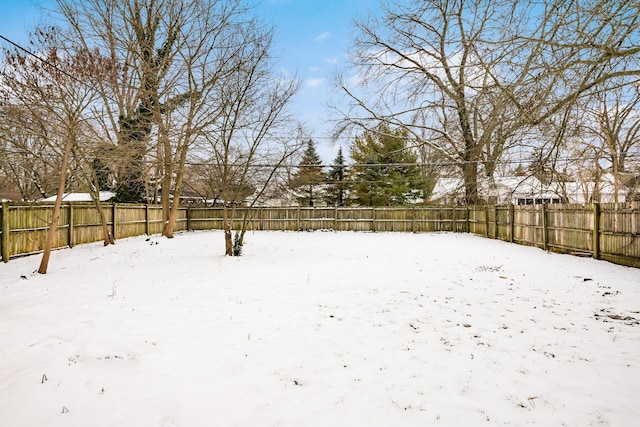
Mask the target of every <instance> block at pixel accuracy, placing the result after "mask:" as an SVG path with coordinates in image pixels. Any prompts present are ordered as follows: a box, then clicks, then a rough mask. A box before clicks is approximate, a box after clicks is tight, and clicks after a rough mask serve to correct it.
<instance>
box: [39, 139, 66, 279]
mask: <svg viewBox="0 0 640 427" xmlns="http://www.w3.org/2000/svg"><path fill="white" fill-rule="evenodd" d="M73 144H74V137H73V136H69V139H67V143H66V144H65V147H64V154H63V155H62V166H61V167H60V178H59V179H58V194H57V196H56V202H55V204H54V205H53V215H52V218H51V225H49V231H48V232H47V240H46V241H45V244H44V252H43V254H42V260H41V261H40V267H39V268H38V273H40V274H47V267H48V266H49V257H50V256H51V249H52V247H53V239H54V238H55V236H56V230H57V228H58V221H59V220H60V207H61V205H62V197H63V196H64V187H65V185H66V183H67V169H68V165H69V154H70V153H71V148H72V147H73Z"/></svg>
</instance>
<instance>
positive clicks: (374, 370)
mask: <svg viewBox="0 0 640 427" xmlns="http://www.w3.org/2000/svg"><path fill="white" fill-rule="evenodd" d="M223 249H224V248H223V237H222V234H220V232H202V233H186V234H181V235H178V236H177V237H176V238H175V239H173V240H167V239H163V238H160V237H153V238H151V239H150V240H146V239H145V238H144V237H141V238H133V239H129V240H121V241H119V242H118V243H117V244H116V245H115V246H112V247H107V248H104V247H102V246H101V245H99V244H90V245H85V246H79V247H76V248H74V249H72V250H62V251H56V252H54V253H53V254H52V259H51V263H50V267H49V274H47V275H46V276H42V275H37V274H33V273H32V272H33V271H34V270H36V269H37V266H38V263H39V261H40V257H39V256H35V257H28V258H21V259H16V260H12V261H11V262H10V263H8V264H3V265H0V425H2V426H12V427H13V426H45V425H46V426H367V427H370V426H403V427H404V426H431V425H442V426H474V425H515V426H517V425H531V424H535V425H540V426H562V425H566V426H588V425H610V426H616V427H617V426H636V425H638V422H639V420H640V405H638V397H640V325H639V324H638V321H637V320H636V319H640V314H639V313H638V312H639V311H640V270H639V269H632V268H625V267H620V266H616V265H613V264H610V263H607V262H603V261H594V260H591V259H585V258H577V257H571V256H567V255H557V254H549V253H546V252H544V251H542V250H539V249H534V248H528V247H522V246H516V245H511V244H508V243H504V242H499V241H493V240H487V239H482V238H480V237H475V236H471V235H464V234H400V233H397V234H391V233H348V232H344V233H333V232H313V233H306V232H291V233H283V232H256V233H249V234H247V236H246V245H245V255H244V256H242V257H240V258H225V257H224V256H222V255H221V253H222V251H223Z"/></svg>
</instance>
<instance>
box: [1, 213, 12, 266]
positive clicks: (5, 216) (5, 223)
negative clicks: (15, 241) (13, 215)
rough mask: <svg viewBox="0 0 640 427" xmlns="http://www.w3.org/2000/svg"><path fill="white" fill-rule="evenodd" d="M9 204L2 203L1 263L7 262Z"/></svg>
mask: <svg viewBox="0 0 640 427" xmlns="http://www.w3.org/2000/svg"><path fill="white" fill-rule="evenodd" d="M9 233H10V230H9V203H7V202H2V261H4V262H9Z"/></svg>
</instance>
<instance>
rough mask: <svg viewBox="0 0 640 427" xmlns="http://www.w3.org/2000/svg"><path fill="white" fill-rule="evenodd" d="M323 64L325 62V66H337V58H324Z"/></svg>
mask: <svg viewBox="0 0 640 427" xmlns="http://www.w3.org/2000/svg"><path fill="white" fill-rule="evenodd" d="M324 62H326V63H327V64H337V63H338V58H335V57H334V58H325V59H324Z"/></svg>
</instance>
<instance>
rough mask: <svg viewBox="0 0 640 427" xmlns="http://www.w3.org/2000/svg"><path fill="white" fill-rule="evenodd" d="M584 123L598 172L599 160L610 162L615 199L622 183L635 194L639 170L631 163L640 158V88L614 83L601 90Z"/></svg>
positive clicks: (595, 169)
mask: <svg viewBox="0 0 640 427" xmlns="http://www.w3.org/2000/svg"><path fill="white" fill-rule="evenodd" d="M583 126H584V128H585V129H586V132H585V133H586V134H585V142H584V143H585V145H587V146H589V147H590V148H591V151H592V152H593V153H594V156H593V157H594V164H595V167H594V172H595V174H596V175H599V174H598V172H599V168H601V166H600V162H599V160H601V159H602V160H604V161H606V163H608V164H609V165H610V166H609V170H610V172H611V175H612V177H613V191H614V193H613V195H614V202H616V203H617V202H618V201H619V192H620V190H621V189H622V188H623V187H627V189H628V190H629V193H630V194H629V196H632V194H631V193H633V190H634V189H635V186H636V185H635V184H636V180H638V176H637V175H636V174H637V173H638V172H639V171H633V170H630V169H629V168H628V166H631V165H633V164H634V163H635V164H637V163H639V162H640V88H639V87H638V86H637V85H635V86H633V87H623V88H621V87H616V86H613V87H609V88H607V89H606V90H603V91H601V92H598V93H597V94H596V95H595V96H594V98H593V101H592V102H591V103H590V104H589V106H588V107H587V109H586V114H585V115H584V124H583ZM629 163H630V164H629ZM634 172H635V174H634ZM596 185H597V182H596Z"/></svg>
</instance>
